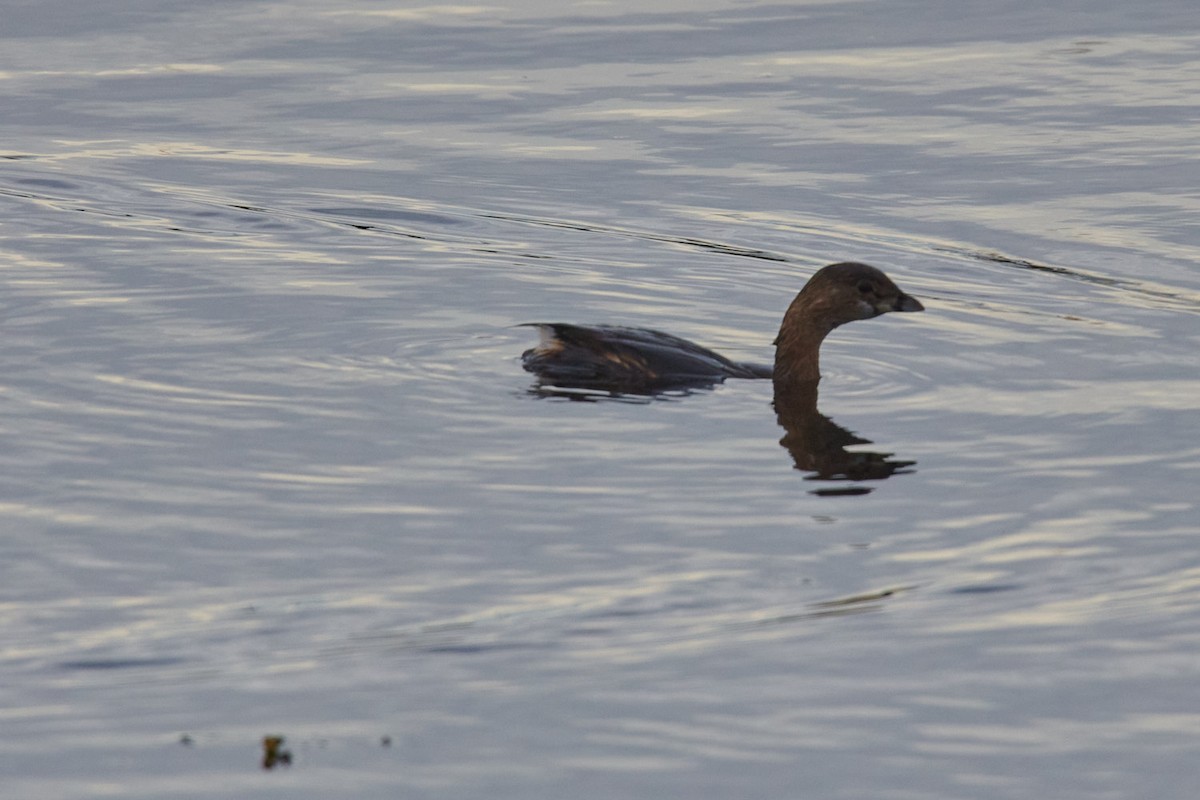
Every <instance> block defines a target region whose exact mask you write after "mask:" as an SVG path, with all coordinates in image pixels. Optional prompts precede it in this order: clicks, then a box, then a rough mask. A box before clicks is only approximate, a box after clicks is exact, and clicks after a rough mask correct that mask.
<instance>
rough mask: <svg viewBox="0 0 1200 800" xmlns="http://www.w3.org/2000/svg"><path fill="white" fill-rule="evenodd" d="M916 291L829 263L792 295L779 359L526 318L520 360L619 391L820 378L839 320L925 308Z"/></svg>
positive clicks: (567, 383)
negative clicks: (735, 357) (527, 333)
mask: <svg viewBox="0 0 1200 800" xmlns="http://www.w3.org/2000/svg"><path fill="white" fill-rule="evenodd" d="M924 310H925V307H924V306H923V305H921V303H920V301H918V300H917V299H916V298H914V297H912V296H910V295H907V294H905V293H904V292H902V291H901V290H900V289H899V288H898V287H897V286H896V284H895V283H893V282H892V280H891V278H889V277H888V276H887V275H885V274H884V273H883V272H882V271H881V270H878V269H876V268H875V267H872V266H870V265H868V264H860V263H857V262H842V263H839V264H830V265H829V266H827V267H823V268H821V269H820V270H818V271H817V272H816V273H814V274H813V276H812V277H811V278H809V280H808V283H806V284H805V285H804V288H802V289H801V290H800V292H799V293H798V294H797V295H796V297H795V299H794V300H792V303H791V305H789V306H788V309H787V311H786V312H785V313H784V315H783V322H782V323H781V324H780V326H779V334H778V336H776V337H775V363H774V365H773V366H767V365H760V364H749V363H742V362H738V361H731V360H730V359H728V358H726V357H725V356H722V355H720V354H719V353H714V352H713V351H712V350H709V349H707V348H705V347H701V346H700V345H698V344H695V343H693V342H690V341H688V340H687V339H681V338H679V337H678V336H672V335H671V334H669V333H662V332H661V331H656V330H651V329H649V328H626V327H620V326H614V325H599V326H583V325H572V324H569V323H565V322H534V323H527V324H529V325H531V326H533V327H536V328H538V330H539V331H540V334H541V340H540V341H539V342H538V344H537V346H536V347H533V348H531V349H529V350H526V351H525V353H524V354H523V355H522V356H521V360H522V364H523V365H524V367H525V369H526V370H528V371H529V372H532V373H534V374H535V375H537V376H538V378H539V382H540V383H542V384H549V385H553V386H561V387H567V388H581V389H597V390H606V391H609V392H614V393H620V394H658V393H661V392H664V391H668V390H671V389H687V388H699V387H706V386H712V385H714V384H717V383H721V382H722V381H724V380H725V379H726V378H772V379H773V380H774V381H775V387H776V391H777V392H778V391H779V390H780V389H781V388H787V387H803V386H806V385H811V386H813V387H815V386H816V384H817V382H818V381H819V380H820V379H821V371H820V354H821V343H822V342H823V341H825V337H826V336H828V335H829V334H830V333H831V332H832V331H833V330H834V329H835V328H837V327H838V326H840V325H844V324H846V323H847V322H853V321H854V320H859V319H871V318H872V317H878V316H879V315H880V314H886V313H888V312H889V311H924Z"/></svg>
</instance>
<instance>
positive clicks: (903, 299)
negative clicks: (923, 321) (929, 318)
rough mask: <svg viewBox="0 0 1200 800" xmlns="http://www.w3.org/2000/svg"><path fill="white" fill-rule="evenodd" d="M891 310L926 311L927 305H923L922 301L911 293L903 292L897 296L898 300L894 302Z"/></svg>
mask: <svg viewBox="0 0 1200 800" xmlns="http://www.w3.org/2000/svg"><path fill="white" fill-rule="evenodd" d="M888 310H889V311H924V310H925V306H923V305H921V301H920V300H918V299H917V298H915V297H912V296H911V295H907V294H903V293H901V295H900V296H899V297H897V298H896V302H895V303H893V304H892V307H891V308H890V309H888Z"/></svg>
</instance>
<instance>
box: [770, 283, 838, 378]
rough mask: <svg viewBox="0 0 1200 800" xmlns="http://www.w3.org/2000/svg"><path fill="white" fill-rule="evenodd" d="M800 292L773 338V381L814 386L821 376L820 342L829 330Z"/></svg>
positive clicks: (830, 327)
mask: <svg viewBox="0 0 1200 800" xmlns="http://www.w3.org/2000/svg"><path fill="white" fill-rule="evenodd" d="M810 306H811V303H810V302H808V298H806V297H805V296H804V294H803V293H801V294H799V295H797V296H796V299H795V300H793V301H792V304H791V305H790V306H788V310H787V313H785V314H784V315H783V323H782V324H781V325H780V326H779V336H778V337H777V338H776V339H775V376H774V377H775V383H776V385H781V384H782V385H785V386H796V387H801V386H804V385H807V384H811V385H812V386H814V387H815V386H816V385H817V382H818V381H820V380H821V343H822V342H823V341H825V337H826V336H828V335H829V332H830V331H832V330H833V326H831V325H829V324H828V323H827V322H825V321H824V315H823V314H821V313H819V311H820V310H819V309H815V308H811V307H810Z"/></svg>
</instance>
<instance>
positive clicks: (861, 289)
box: [858, 281, 875, 294]
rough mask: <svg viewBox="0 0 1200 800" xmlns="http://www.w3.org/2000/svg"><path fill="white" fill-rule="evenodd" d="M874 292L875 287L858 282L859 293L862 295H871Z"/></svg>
mask: <svg viewBox="0 0 1200 800" xmlns="http://www.w3.org/2000/svg"><path fill="white" fill-rule="evenodd" d="M874 290H875V287H874V286H872V285H871V284H870V283H869V282H868V281H859V282H858V291H859V292H861V293H862V294H870V293H871V292H872V291H874Z"/></svg>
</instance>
